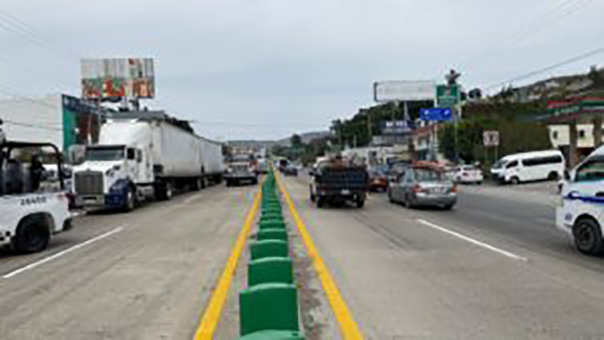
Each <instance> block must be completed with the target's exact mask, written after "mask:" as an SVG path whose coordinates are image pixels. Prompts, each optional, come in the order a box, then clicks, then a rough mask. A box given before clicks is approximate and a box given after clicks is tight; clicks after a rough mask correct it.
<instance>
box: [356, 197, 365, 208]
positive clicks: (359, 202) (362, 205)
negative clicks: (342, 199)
mask: <svg viewBox="0 0 604 340" xmlns="http://www.w3.org/2000/svg"><path fill="white" fill-rule="evenodd" d="M364 206H365V200H364V199H359V200H357V208H359V209H361V208H363V207H364Z"/></svg>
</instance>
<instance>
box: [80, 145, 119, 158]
mask: <svg viewBox="0 0 604 340" xmlns="http://www.w3.org/2000/svg"><path fill="white" fill-rule="evenodd" d="M124 150H125V148H124V147H123V146H116V147H95V148H87V149H86V160H87V161H101V162H103V161H118V160H121V159H124Z"/></svg>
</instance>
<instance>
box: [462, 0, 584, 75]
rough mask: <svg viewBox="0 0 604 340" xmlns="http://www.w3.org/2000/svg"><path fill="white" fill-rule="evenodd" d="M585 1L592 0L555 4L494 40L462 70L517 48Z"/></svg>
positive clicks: (476, 66) (570, 13) (465, 64)
mask: <svg viewBox="0 0 604 340" xmlns="http://www.w3.org/2000/svg"><path fill="white" fill-rule="evenodd" d="M586 1H588V3H589V2H592V0H562V1H559V2H558V3H557V4H554V5H553V6H552V7H549V10H548V11H546V12H545V13H544V14H542V15H541V16H539V17H537V18H536V19H535V20H532V21H529V22H528V23H526V24H524V25H522V26H521V27H520V28H519V29H517V30H515V31H513V32H512V33H511V34H509V35H504V36H503V37H501V38H499V39H496V41H498V42H499V43H498V45H497V46H496V47H493V48H490V49H487V51H485V52H484V53H481V54H480V55H479V56H477V57H475V58H472V59H470V60H468V61H466V62H463V63H462V64H461V65H462V69H464V70H467V69H477V68H478V67H481V66H483V65H485V64H487V63H488V62H490V61H492V60H494V59H496V57H497V56H499V55H500V54H499V53H495V52H496V51H497V50H502V49H506V48H507V49H509V48H512V47H515V46H518V45H519V44H521V43H523V42H525V41H526V40H527V39H529V38H532V37H533V36H535V35H536V34H539V33H541V32H542V31H544V30H545V29H547V28H548V26H549V25H551V24H552V23H554V22H557V20H558V19H560V18H562V17H564V16H570V15H572V14H574V13H576V12H577V11H578V10H579V9H580V8H581V5H586V4H588V3H586Z"/></svg>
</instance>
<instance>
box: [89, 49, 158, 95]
mask: <svg viewBox="0 0 604 340" xmlns="http://www.w3.org/2000/svg"><path fill="white" fill-rule="evenodd" d="M81 67H82V97H83V98H86V99H100V100H119V99H121V98H124V97H126V98H133V99H134V98H136V99H144V98H154V97H155V72H154V69H153V59H151V58H112V59H82V65H81Z"/></svg>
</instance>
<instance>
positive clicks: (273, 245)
mask: <svg viewBox="0 0 604 340" xmlns="http://www.w3.org/2000/svg"><path fill="white" fill-rule="evenodd" d="M250 255H251V259H252V261H254V260H259V259H263V258H266V257H288V256H289V246H288V244H287V242H285V241H279V240H264V241H256V242H252V243H251V244H250Z"/></svg>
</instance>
